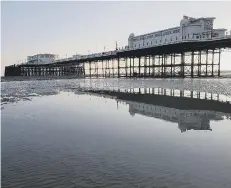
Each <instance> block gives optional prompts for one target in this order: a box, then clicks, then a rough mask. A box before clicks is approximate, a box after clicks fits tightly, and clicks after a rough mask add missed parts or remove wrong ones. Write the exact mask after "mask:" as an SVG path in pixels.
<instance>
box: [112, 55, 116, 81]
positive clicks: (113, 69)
mask: <svg viewBox="0 0 231 188" xmlns="http://www.w3.org/2000/svg"><path fill="white" fill-rule="evenodd" d="M112 77H113V78H114V77H115V65H114V59H112Z"/></svg>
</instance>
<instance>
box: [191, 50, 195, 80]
mask: <svg viewBox="0 0 231 188" xmlns="http://www.w3.org/2000/svg"><path fill="white" fill-rule="evenodd" d="M193 70H194V51H192V62H191V77H192V78H193V77H194V71H193Z"/></svg>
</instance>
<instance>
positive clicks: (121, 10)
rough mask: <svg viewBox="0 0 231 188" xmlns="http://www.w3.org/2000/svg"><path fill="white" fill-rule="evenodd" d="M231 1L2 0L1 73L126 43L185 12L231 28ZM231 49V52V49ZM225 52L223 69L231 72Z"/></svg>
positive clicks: (230, 59) (230, 58) (174, 23)
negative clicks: (29, 60)
mask: <svg viewBox="0 0 231 188" xmlns="http://www.w3.org/2000/svg"><path fill="white" fill-rule="evenodd" d="M230 7H231V2H180V1H179V2H102V1H101V2H87V1H86V2H84V1H82V2H78V1H76V2H74V1H73V2H64V1H63V2H52V1H50V2H1V24H2V28H1V39H2V40H1V45H2V46H1V50H2V56H1V69H2V70H1V74H2V75H3V72H4V66H5V65H10V64H14V63H17V61H18V60H25V59H26V57H27V56H28V55H34V54H36V53H55V54H58V55H60V56H61V57H65V56H66V54H67V56H72V55H73V54H75V53H76V52H77V53H80V54H85V53H88V50H89V51H90V52H91V53H92V52H100V51H102V50H103V48H104V46H105V47H106V49H114V48H115V41H118V45H123V46H124V45H126V44H127V38H128V35H129V34H130V33H132V32H134V33H135V34H136V35H137V34H144V33H148V32H153V31H156V30H161V29H167V28H169V27H175V26H178V25H179V23H180V20H181V19H182V16H183V15H188V16H192V17H206V16H209V17H211V16H212V17H216V19H215V22H214V27H215V28H227V29H228V30H231V24H230V23H231V22H230V18H231V11H230ZM230 53H231V52H230ZM230 53H229V54H224V55H223V58H222V65H221V68H222V69H230V70H231V55H230Z"/></svg>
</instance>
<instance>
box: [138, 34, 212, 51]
mask: <svg viewBox="0 0 231 188" xmlns="http://www.w3.org/2000/svg"><path fill="white" fill-rule="evenodd" d="M187 38H188V39H189V38H190V35H189V34H188V36H184V37H183V36H182V39H187ZM191 38H192V39H194V38H196V39H201V38H208V37H206V36H204V35H202V36H201V35H197V36H194V35H193V36H192V37H191ZM176 40H178V38H177V36H176ZM164 41H165V42H167V39H165V40H164ZM170 41H171V42H172V38H171V39H170ZM161 42H162V40H160V43H161ZM154 43H155V42H152V41H151V43H149V42H147V45H149V44H151V45H152V44H154ZM157 43H158V41H157V40H156V44H157ZM142 46H144V43H143V45H142ZM134 47H135V48H136V47H138V45H136V44H135V45H134ZM139 47H141V45H140V44H139Z"/></svg>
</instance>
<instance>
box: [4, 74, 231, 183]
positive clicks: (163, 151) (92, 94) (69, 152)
mask: <svg viewBox="0 0 231 188" xmlns="http://www.w3.org/2000/svg"><path fill="white" fill-rule="evenodd" d="M230 102H231V79H164V80H163V79H155V80H153V79H72V80H67V79H62V80H40V81H38V80H37V81H18V82H13V81H12V82H2V83H1V109H2V110H1V116H2V134H1V140H2V145H1V149H2V156H1V159H2V163H1V165H2V174H1V175H2V178H1V179H2V187H17V188H18V187H78V188H79V187H89V188H90V187H107V188H108V187H109V188H114V187H116V188H117V187H129V188H130V187H131V188H133V187H143V188H149V187H150V188H151V187H158V188H167V187H169V188H172V187H193V188H194V187H198V188H210V187H212V188H220V187H227V188H228V187H230V185H231V180H230V174H231V150H230V148H231V138H230V133H231V104H230ZM186 104H187V105H186ZM229 107H230V108H229ZM211 108H212V109H211Z"/></svg>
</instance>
